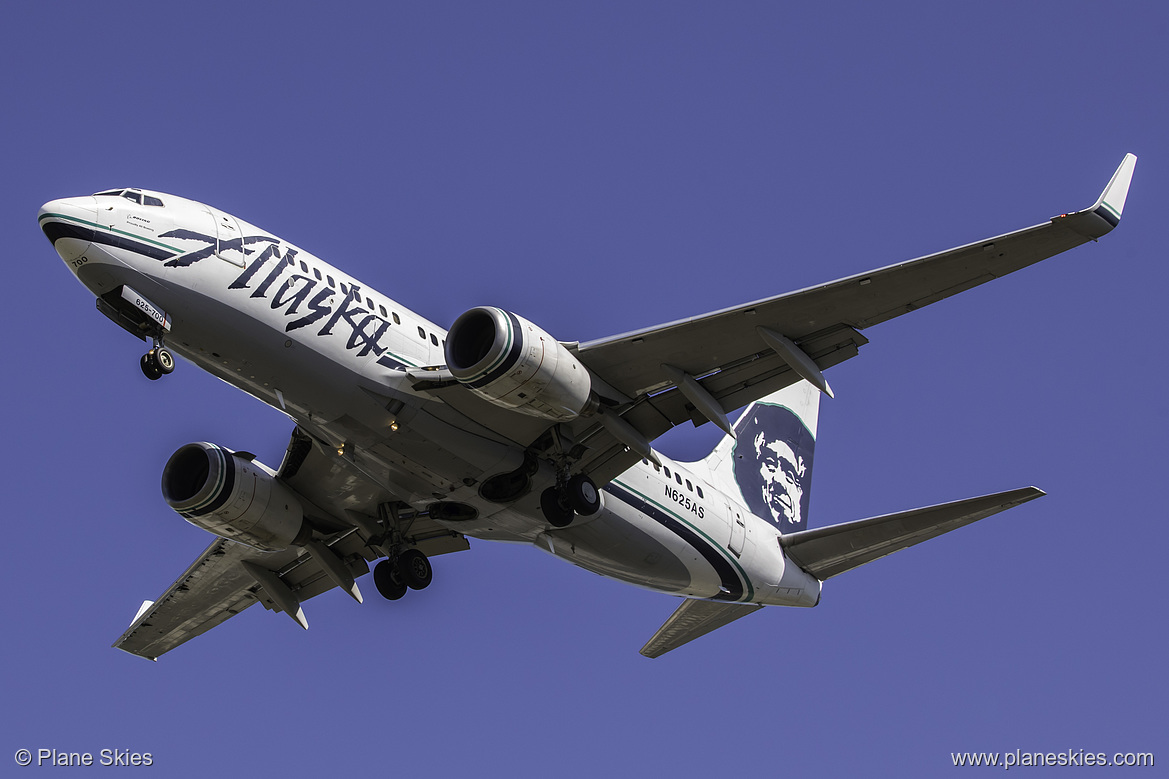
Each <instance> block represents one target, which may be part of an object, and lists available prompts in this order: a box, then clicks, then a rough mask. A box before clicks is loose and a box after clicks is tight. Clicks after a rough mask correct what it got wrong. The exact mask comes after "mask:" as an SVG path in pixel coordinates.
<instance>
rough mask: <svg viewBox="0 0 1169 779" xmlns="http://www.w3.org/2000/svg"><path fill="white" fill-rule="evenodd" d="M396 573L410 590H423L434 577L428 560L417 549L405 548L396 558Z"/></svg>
mask: <svg viewBox="0 0 1169 779" xmlns="http://www.w3.org/2000/svg"><path fill="white" fill-rule="evenodd" d="M398 573H399V574H401V578H402V580H403V581H404V582H405V583H406V585H407V586H408V587H410V589H412V590H425V589H426V588H427V587H428V586H430V582H431V580H433V579H434V569H433V568H431V567H430V560H428V559H427V557H426V555H424V554H422V552H419V551H418V550H417V549H407V550H406V551H405V552H402V555H401V556H400V557H399V558H398Z"/></svg>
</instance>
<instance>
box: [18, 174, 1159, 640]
mask: <svg viewBox="0 0 1169 779" xmlns="http://www.w3.org/2000/svg"><path fill="white" fill-rule="evenodd" d="M1135 165H1136V157H1135V156H1134V155H1132V154H1128V155H1126V156H1125V157H1124V159H1123V161H1122V162H1121V164H1120V167H1119V168H1118V169H1117V170H1116V172H1115V174H1114V175H1113V176H1112V178H1111V180H1110V181H1109V183H1108V185H1107V187H1106V188H1105V189H1104V192H1103V194H1101V196H1100V198H1099V199H1098V200H1097V201H1096V203H1095V204H1093V205H1092V206H1091V207H1089V208H1087V209H1084V210H1082V211H1073V212H1068V213H1064V214H1060V215H1059V216H1056V217H1053V218H1051V219H1049V220H1048V221H1045V222H1042V223H1040V224H1038V225H1035V226H1033V227H1028V228H1025V229H1022V230H1016V231H1014V232H1009V233H1006V234H1003V235H999V236H995V237H991V238H987V239H985V240H981V241H976V242H974V243H968V244H966V245H963V246H959V247H957V248H954V249H950V250H948V251H943V252H940V253H937V254H932V255H929V256H925V257H921V258H918V259H914V260H909V261H906V262H902V263H898V264H895V265H890V266H887V267H883V268H879V269H876V270H872V271H868V272H865V273H861V274H857V275H853V276H849V277H846V278H842V279H839V280H837V281H833V282H830V283H827V284H821V285H817V286H814V287H809V288H807V289H803V290H799V291H796V292H790V293H787V294H781V295H777V296H774V297H768V298H764V299H761V300H756V301H754V302H750V303H746V304H743V305H740V306H735V307H732V308H726V309H722V310H719V311H714V312H711V313H708V314H704V315H702V316H697V317H693V318H689V319H684V320H679V321H675V322H670V323H667V324H663V325H659V326H656V327H650V328H646V329H641V330H636V331H633V332H628V333H623V334H620V335H615V336H612V337H608V338H602V339H599V340H594V341H588V342H585V343H580V342H576V341H561V340H558V339H557V338H554V337H553V336H551V335H550V334H548V333H547V332H545V331H544V330H542V329H541V328H540V327H538V326H537V325H535V324H533V323H532V322H531V321H529V320H527V319H525V318H523V317H521V316H520V315H518V314H516V313H513V312H510V311H505V310H503V309H500V308H496V307H493V306H478V307H475V308H472V309H470V310H468V311H466V312H465V313H464V314H462V315H461V316H459V317H458V318H457V319H455V321H454V323H453V324H452V325H451V327H450V329H449V330H444V329H443V328H442V327H440V326H439V325H437V324H435V323H434V322H431V321H428V320H426V319H425V318H423V317H422V316H420V315H419V314H417V313H415V312H413V311H411V310H410V309H408V308H406V307H405V306H403V305H401V304H400V303H398V302H396V301H394V300H392V299H390V298H389V297H387V296H385V295H383V294H381V293H379V292H377V291H376V290H374V289H372V288H371V287H369V286H367V285H366V284H364V283H362V282H360V281H358V280H356V279H354V278H352V277H351V276H349V275H347V274H346V273H344V272H343V271H341V270H339V269H337V268H334V267H333V266H331V265H329V264H327V263H325V262H324V261H323V260H321V259H319V258H317V257H316V256H314V255H312V254H310V253H309V252H307V251H305V250H303V249H301V248H299V247H297V246H294V245H293V244H291V243H288V242H287V241H284V240H283V239H281V238H279V237H277V236H275V235H273V234H272V233H269V232H267V231H265V230H262V229H261V228H259V227H256V226H254V225H252V224H249V223H247V222H245V221H243V220H242V219H238V218H236V217H234V216H232V215H230V214H227V213H224V212H223V211H220V210H218V209H216V208H213V207H211V206H207V205H203V204H202V203H198V202H195V201H193V200H188V199H185V198H182V197H177V196H174V195H168V194H164V193H160V192H154V191H149V190H145V189H135V188H121V189H110V190H104V191H101V192H98V193H97V194H94V195H91V196H85V197H69V198H64V199H59V200H53V201H51V202H49V203H46V204H45V205H44V206H42V207H41V209H40V212H39V215H38V220H39V224H40V226H41V229H42V231H43V232H44V234H45V235H46V237H48V239H49V241H50V242H51V243H52V245H53V248H54V249H55V250H56V252H57V254H58V255H59V256H60V258H61V260H63V261H64V263H65V265H66V267H67V268H68V269H69V270H70V271H71V272H72V273H73V275H74V276H76V278H77V280H78V281H79V282H81V284H83V285H84V286H85V287H86V288H87V289H88V290H89V291H90V292H91V293H93V295H95V296H96V304H97V309H98V311H100V312H101V313H102V314H104V315H105V316H106V317H108V318H109V319H111V320H112V321H114V322H115V323H117V324H118V325H120V326H121V327H122V328H123V329H125V330H126V331H128V332H130V333H131V334H133V335H135V336H137V337H138V338H140V339H141V340H142V341H143V342H145V343H146V344H148V345H149V348H148V350H147V351H146V353H145V354H143V355H142V357H141V359H140V367H141V370H142V372H143V373H144V374H145V376H146V377H147V378H148V379H151V380H158V379H160V378H161V377H162V376H164V375H167V374H170V373H171V372H172V371H174V370H175V366H176V359H175V355H178V356H179V357H182V358H184V359H185V360H186V361H188V362H189V363H192V364H194V365H196V366H198V367H200V368H202V369H203V370H205V371H207V372H209V373H211V374H212V375H214V376H217V377H218V378H220V379H222V380H224V381H226V382H228V383H230V384H232V385H234V386H236V387H238V388H239V389H241V390H243V391H244V392H247V393H248V394H250V395H253V396H254V397H256V398H258V399H260V400H261V401H263V402H264V403H266V404H268V405H269V406H271V407H273V408H274V409H277V410H278V411H280V412H282V413H284V414H285V415H287V416H288V417H290V419H291V420H292V421H293V422H294V427H293V430H292V434H291V439H290V441H289V443H288V448H287V451H286V453H285V455H284V458H283V462H282V463H281V464H280V466H279V467H278V468H270V467H268V466H266V465H264V464H262V463H260V462H259V461H257V460H256V458H255V456H254V455H252V454H250V453H248V452H246V451H238V450H232V449H229V448H227V447H225V446H221V445H217V444H214V443H210V442H196V443H190V444H187V445H185V446H182V447H180V448H179V449H178V450H177V451H176V452H175V453H174V454H173V455H172V456H171V457H170V459H169V460H168V461H167V463H166V465H165V467H164V468H163V473H162V493H163V497H164V499H165V501H166V502H167V504H169V506H170V507H171V508H173V509H174V510H175V511H176V512H177V513H178V514H179V515H180V516H181V517H183V518H184V519H185V520H187V521H189V522H191V523H192V524H194V525H196V526H198V527H200V528H203V529H204V530H207V531H208V532H210V533H212V534H213V535H214V536H215V538H214V540H213V541H211V543H210V545H209V546H208V547H207V548H206V550H204V551H203V553H202V554H201V555H199V557H198V558H197V559H196V560H195V562H193V563H192V564H191V566H190V567H189V568H188V569H187V570H186V571H185V572H183V573H182V575H180V576H179V577H178V579H176V580H175V582H174V583H173V584H172V585H171V586H170V587H169V588H168V589H167V590H166V591H165V592H164V593H163V594H162V595H161V596H159V597H157V598H156V599H155V600H154V601H150V600H147V601H145V602H143V604H142V606H141V608H140V609H139V610H138V613H137V614H136V615H135V617H134V619H133V620H132V623H131V625H130V627H129V628H128V629H127V630H126V631H125V632H124V633H123V634H122V635H121V636H120V637H119V638H118V639H117V641H116V642H115V643H114V647H116V648H118V649H122V650H124V651H126V652H129V653H131V654H134V655H138V656H141V657H146V658H149V659H152V660H156V659H157V658H158V657H159V656H161V655H162V654H164V653H166V652H168V651H170V650H172V649H174V648H175V647H177V646H179V645H180V644H182V643H184V642H186V641H188V640H190V639H192V638H195V637H196V636H198V635H201V634H202V633H204V632H206V631H208V630H210V629H211V628H213V627H215V626H216V625H218V624H220V623H222V622H224V621H225V620H227V619H229V618H230V617H232V616H234V615H236V614H238V613H239V612H241V611H243V610H244V609H246V608H248V607H249V606H252V605H254V604H256V603H260V604H262V605H263V606H264V607H265V609H268V610H271V611H281V612H284V613H285V614H287V615H288V616H289V617H291V618H292V620H293V621H295V622H296V623H297V624H298V625H300V626H301V627H302V628H306V629H307V628H308V621H307V619H306V617H305V613H304V608H303V604H304V602H305V601H306V600H308V599H310V598H312V597H314V596H316V595H319V594H321V593H322V592H325V591H328V590H331V589H333V588H334V587H336V588H340V589H341V590H343V591H345V592H346V593H348V594H349V595H350V596H351V597H352V598H353V599H354V600H356V601H358V602H359V603H360V602H361V601H362V594H361V591H360V589H359V588H358V585H357V580H358V579H359V578H360V577H361V576H364V575H365V574H367V573H369V572H370V570H371V565H372V566H373V567H372V571H373V582H374V586H375V587H376V589H377V590H378V592H379V593H380V594H381V595H382V596H383V597H385V598H387V599H390V600H397V599H399V598H401V597H403V596H404V595H405V594H406V593H407V591H408V590H411V589H413V590H421V589H423V588H425V587H426V586H427V585H428V584H430V582H431V581H432V578H433V568H432V565H431V562H430V558H432V557H434V556H436V555H442V554H448V553H454V552H458V551H463V550H467V549H469V548H470V541H469V539H476V540H490V541H503V542H513V543H523V544H528V545H531V546H534V547H536V548H538V549H541V550H543V551H546V552H548V553H549V554H552V555H554V556H556V557H558V558H560V559H562V560H565V561H567V562H570V563H573V564H574V565H577V566H579V567H581V568H584V569H586V570H589V571H593V572H595V573H598V574H601V575H602V576H607V577H611V578H613V579H618V580H621V581H624V582H627V583H630V584H633V585H636V586H639V587H642V588H647V589H650V590H654V591H657V592H662V593H667V594H670V595H673V596H678V597H681V598H682V601H681V604H680V605H679V606H678V607H677V609H676V610H675V611H674V613H673V614H672V615H671V616H670V617H669V618H668V619H667V620H666V622H665V623H664V624H663V625H662V626H661V628H660V629H659V630H658V631H657V632H656V633H655V634H654V635H653V636H652V637H651V638H650V639H649V641H648V642H647V643H646V644H645V646H644V647H643V648H642V649H641V654H643V655H645V656H647V657H658V656H660V655H662V654H664V653H666V652H668V651H670V650H672V649H675V648H677V647H679V646H682V645H683V644H685V643H687V642H689V641H692V640H694V639H696V638H698V637H700V636H702V635H705V634H707V633H709V632H710V631H712V630H715V629H717V628H720V627H723V626H725V625H727V624H729V623H731V622H733V621H734V620H737V619H739V618H741V617H744V616H746V615H747V614H750V613H752V612H754V611H757V610H759V609H760V608H762V607H763V606H770V605H782V606H797V607H811V606H815V605H817V604H818V603H819V601H820V594H821V586H822V583H823V581H825V580H826V579H828V578H831V577H833V576H836V575H838V574H841V573H844V572H846V571H849V570H851V569H853V568H855V567H857V566H860V565H863V564H865V563H868V562H871V561H873V560H876V559H878V558H881V557H884V556H886V555H889V554H891V553H893V552H895V551H898V550H900V549H904V548H907V547H909V546H913V545H915V544H918V543H920V542H922V541H925V540H928V539H930V538H934V537H936V536H938V535H941V534H943V533H947V532H950V531H951V530H955V529H957V528H959V527H963V526H965V525H968V524H970V523H972V522H975V521H977V520H980V519H983V518H985V517H988V516H991V515H992V514H996V513H998V512H1001V511H1003V510H1006V509H1009V508H1012V507H1014V506H1018V505H1021V504H1022V503H1025V502H1028V501H1030V500H1033V499H1035V498H1038V497H1041V496H1042V495H1043V494H1044V493H1043V492H1042V491H1041V490H1039V489H1037V488H1035V487H1024V488H1020V489H1014V490H1009V491H1006V492H998V493H994V494H989V495H983V496H979V497H974V498H968V499H965V500H958V501H954V502H950V503H944V504H939V505H934V506H928V507H924V508H918V509H914V510H910V511H901V512H897V513H893V514H886V515H881V516H876V517H872V518H869V519H862V520H858V521H854V522H846V523H843V524H837V525H831V526H827V527H819V528H809V527H808V524H807V520H808V501H809V496H810V489H811V474H812V465H813V459H814V454H815V438H816V429H817V421H818V418H819V403H820V398H821V396H823V395H829V396H831V395H832V388H831V387H830V385H829V384H828V382H827V380H826V379H825V377H824V371H825V370H826V369H828V368H831V367H832V366H834V365H837V364H839V363H841V362H843V361H844V360H847V359H849V358H851V357H854V356H856V355H857V354H858V351H859V349H860V347H862V346H864V345H865V344H866V343H868V339H867V338H866V337H865V336H864V335H862V334H861V331H862V330H866V329H868V328H869V327H871V326H873V325H876V324H879V323H881V322H884V321H885V320H888V319H891V318H893V317H896V316H900V315H901V314H905V313H907V312H910V311H913V310H915V309H918V308H921V307H922V306H925V305H929V304H931V303H934V302H936V301H939V300H941V299H943V298H946V297H949V296H951V295H954V294H957V293H959V292H962V291H965V290H967V289H970V288H972V287H975V286H977V285H980V284H982V283H984V282H986V281H990V280H991V279H994V278H997V277H999V276H1003V275H1005V274H1007V273H1011V272H1012V271H1015V270H1018V269H1020V268H1023V267H1026V266H1028V265H1032V264H1034V263H1036V262H1039V261H1040V260H1043V259H1046V258H1048V257H1051V256H1054V255H1056V254H1059V253H1061V252H1064V251H1067V250H1069V249H1072V248H1074V247H1076V246H1079V245H1081V244H1084V243H1087V242H1088V241H1095V240H1097V239H1098V238H1101V237H1102V236H1104V235H1106V234H1107V233H1109V232H1110V231H1111V230H1112V229H1113V228H1115V227H1116V226H1117V224H1118V223H1119V221H1120V217H1121V213H1122V211H1123V209H1124V203H1125V199H1126V197H1127V194H1128V190H1129V185H1130V183H1131V180H1132V175H1133V171H1134V168H1135ZM740 408H745V410H744V411H743V412H742V414H741V415H739V416H738V418H737V420H736V422H735V423H734V424H732V423H731V422H730V420H729V418H728V416H727V415H728V413H731V412H733V411H735V410H736V409H740ZM687 422H689V423H692V424H694V425H696V426H697V425H702V424H706V423H708V422H709V423H713V424H714V425H716V426H717V427H718V428H720V429H721V430H722V431H723V432H724V437H723V438H722V439H721V441H720V442H719V443H718V444H717V446H716V447H715V448H714V450H713V451H712V452H711V453H710V455H709V456H707V457H706V458H704V459H702V460H698V461H695V462H675V461H673V460H671V459H670V458H668V457H666V456H664V455H663V454H661V453H660V452H658V451H656V450H655V449H654V448H653V445H652V444H653V441H654V439H656V438H657V437H658V436H660V435H662V434H663V433H664V432H666V431H667V430H670V429H671V428H673V427H675V426H677V425H681V424H684V423H687Z"/></svg>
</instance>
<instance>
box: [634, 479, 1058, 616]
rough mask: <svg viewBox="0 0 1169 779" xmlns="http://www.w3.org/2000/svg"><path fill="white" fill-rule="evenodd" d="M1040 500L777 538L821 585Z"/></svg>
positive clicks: (1034, 492)
mask: <svg viewBox="0 0 1169 779" xmlns="http://www.w3.org/2000/svg"><path fill="white" fill-rule="evenodd" d="M1045 494H1046V493H1044V492H1043V490H1040V489H1037V488H1035V487H1024V488H1022V489H1018V490H1010V491H1008V492H998V493H995V494H994V495H984V496H982V497H980V498H967V499H966V500H958V501H954V502H953V503H942V504H939V505H937V506H928V507H926V508H920V509H913V510H912V511H903V512H901V513H899V514H887V515H885V516H883V517H873V518H871V519H861V520H857V521H856V522H846V523H844V524H842V525H832V526H831V527H820V528H816V529H814V530H801V531H800V532H798V533H791V534H790V535H785V536H782V537H781V538H780V544H782V545H783V548H784V552H786V554H787V556H788V557H790V558H791V559H792V560H793V561H794V562H795V563H796V564H797V565H799V566H800V567H801V568H803V569H804V570H805V571H807V572H808V573H810V574H812V575H813V576H815V577H816V578H817V579H820V580H824V579H828V578H830V577H832V576H836V575H837V574H840V573H844V572H845V571H849V570H852V569H853V568H856V567H857V566H859V565H864V564H865V563H870V562H872V561H873V560H876V559H878V558H881V557H884V556H885V555H889V554H893V553H894V552H896V551H898V550H900V549H905V548H906V547H909V546H913V545H914V544H920V543H921V542H922V541H927V540H929V539H931V538H935V537H937V536H940V535H941V534H942V533H949V532H950V531H951V530H957V529H958V528H960V527H962V526H964V525H969V524H970V523H972V522H977V521H978V520H980V519H984V518H986V517H989V516H990V515H991V514H997V513H999V512H1000V511H1005V510H1006V509H1009V508H1014V507H1015V506H1018V505H1020V504H1022V503H1026V502H1027V501H1029V500H1034V499H1035V498H1039V497H1042V496H1043V495H1045ZM679 611H681V609H679ZM675 616H677V615H675ZM666 624H667V626H668V625H669V623H666ZM664 629H665V628H663V630H664ZM655 638H656V637H655Z"/></svg>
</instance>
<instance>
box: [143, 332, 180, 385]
mask: <svg viewBox="0 0 1169 779" xmlns="http://www.w3.org/2000/svg"><path fill="white" fill-rule="evenodd" d="M139 365H141V367H142V373H143V374H144V375H145V376H146V378H148V379H150V380H151V381H157V380H158V379H161V378H162V377H163V376H164V375H166V374H168V373H170V372H171V371H173V370H174V369H175V357H174V355H173V354H171V353H170V350H169V349H167V348H166V347H165V346H163V345H162V343H161V342H159V341H156V342H155V344H154V348H153V349H151V350H150V351H149V352H147V353H146V354H144V355H142V359H141V360H140V361H139Z"/></svg>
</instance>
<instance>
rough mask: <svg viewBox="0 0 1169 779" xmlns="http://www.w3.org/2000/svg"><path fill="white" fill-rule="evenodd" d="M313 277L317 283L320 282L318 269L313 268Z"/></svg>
mask: <svg viewBox="0 0 1169 779" xmlns="http://www.w3.org/2000/svg"><path fill="white" fill-rule="evenodd" d="M313 275H314V276H316V277H317V281H320V280H321V271H320V269H319V268H313Z"/></svg>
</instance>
